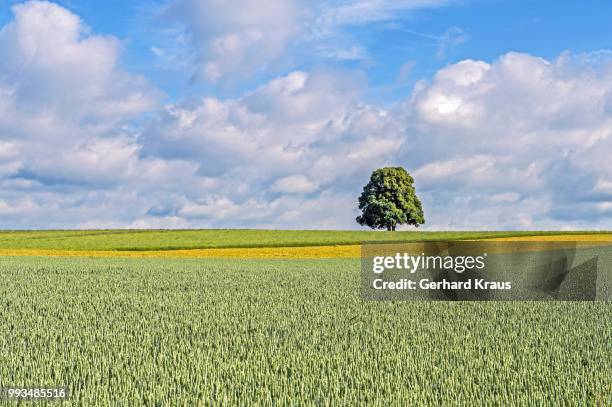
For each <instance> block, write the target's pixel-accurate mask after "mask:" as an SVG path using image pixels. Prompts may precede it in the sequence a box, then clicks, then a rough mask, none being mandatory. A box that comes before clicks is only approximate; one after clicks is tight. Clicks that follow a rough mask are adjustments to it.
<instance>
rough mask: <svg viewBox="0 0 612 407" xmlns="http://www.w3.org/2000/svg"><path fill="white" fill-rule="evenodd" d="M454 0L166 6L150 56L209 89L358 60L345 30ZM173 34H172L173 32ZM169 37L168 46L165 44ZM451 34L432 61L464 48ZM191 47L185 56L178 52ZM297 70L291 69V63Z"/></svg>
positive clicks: (362, 51) (201, 0)
mask: <svg viewBox="0 0 612 407" xmlns="http://www.w3.org/2000/svg"><path fill="white" fill-rule="evenodd" d="M454 2H455V0H343V1H338V0H283V1H274V0H251V1H248V2H245V1H241V0H225V1H218V0H171V1H170V2H169V3H168V4H167V5H166V6H165V8H164V11H163V12H162V15H163V20H164V21H166V22H170V23H171V24H172V25H171V27H172V28H171V29H169V30H167V33H168V35H167V36H166V37H165V38H161V39H159V41H158V42H159V43H158V44H156V45H155V46H153V47H151V52H152V53H153V54H154V55H156V56H157V57H158V58H159V59H160V60H161V61H164V62H165V63H166V64H170V65H172V66H176V65H184V64H185V61H186V60H188V61H190V62H191V63H192V65H193V66H194V71H195V74H194V79H197V80H204V81H207V82H210V83H217V82H220V81H223V80H227V79H231V80H232V81H236V80H240V79H245V78H248V77H252V76H254V75H255V74H258V73H262V72H268V73H269V72H276V70H275V69H274V68H275V67H277V66H279V65H281V66H284V67H286V66H287V64H290V63H291V62H288V61H293V62H294V63H295V62H297V61H299V60H300V54H307V55H310V56H311V58H312V57H313V56H314V57H315V58H324V59H333V60H341V61H347V60H349V61H356V60H364V59H366V58H367V57H368V50H367V49H366V48H365V47H364V46H363V44H360V43H358V41H356V40H355V39H354V38H352V36H351V35H350V34H348V32H347V31H348V30H347V29H348V28H349V27H351V26H355V25H363V24H369V23H379V22H387V21H394V20H397V19H399V18H401V17H402V16H405V15H406V13H410V12H414V11H416V10H421V9H427V8H434V7H441V6H445V5H448V4H452V3H454ZM177 27H178V29H177ZM168 37H169V38H170V40H169V39H168ZM466 38H467V37H466V35H465V34H464V33H463V32H462V31H461V30H460V29H458V28H456V27H452V28H451V29H449V31H447V32H446V33H445V34H444V35H443V36H441V37H440V38H439V40H438V54H440V55H442V54H445V53H446V52H447V51H448V50H449V49H450V48H452V47H454V46H456V45H458V44H460V43H462V42H464V41H465V40H466ZM187 43H189V44H191V49H189V47H186V46H185V45H186V44H187ZM297 63H299V62H297Z"/></svg>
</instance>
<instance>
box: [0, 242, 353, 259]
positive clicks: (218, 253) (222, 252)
mask: <svg viewBox="0 0 612 407" xmlns="http://www.w3.org/2000/svg"><path fill="white" fill-rule="evenodd" d="M360 247H361V246H359V245H351V246H308V247H258V248H237V249H190V250H146V251H120V250H114V251H107V250H48V249H0V256H42V257H47V256H52V257H135V258H145V257H164V258H242V259H282V258H285V259H333V258H348V257H359V256H360V255H361V249H360Z"/></svg>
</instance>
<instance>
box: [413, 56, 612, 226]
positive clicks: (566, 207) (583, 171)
mask: <svg viewBox="0 0 612 407" xmlns="http://www.w3.org/2000/svg"><path fill="white" fill-rule="evenodd" d="M585 61H589V59H588V58H585V57H584V56H582V55H579V56H573V55H571V54H569V53H564V54H562V55H561V56H559V57H558V58H556V59H555V60H552V61H548V60H545V59H543V58H538V57H535V56H532V55H527V54H520V53H508V54H506V55H503V56H502V57H501V58H499V59H498V60H496V61H494V62H493V63H486V62H483V61H472V60H466V61H462V62H460V63H457V64H454V65H451V66H449V67H447V68H445V69H443V70H441V71H440V72H438V73H437V75H436V76H435V78H434V79H433V82H432V83H431V84H427V83H424V82H422V83H420V84H419V85H418V86H417V89H416V90H415V93H414V94H413V96H412V98H411V101H410V102H409V103H408V105H407V107H406V109H407V110H408V111H409V116H410V119H411V121H412V126H411V130H412V135H413V137H414V142H413V143H407V145H409V146H413V152H412V155H415V154H416V155H417V156H418V157H420V158H419V159H417V160H416V164H417V167H418V168H417V169H416V171H415V177H416V179H417V182H420V185H421V187H422V188H423V190H424V191H427V192H426V193H427V194H428V195H429V198H427V199H426V201H430V204H431V201H433V200H437V199H442V200H444V199H447V198H449V197H453V199H455V200H456V199H459V198H460V197H463V200H460V202H456V204H457V205H458V206H460V207H464V208H466V213H465V214H464V215H463V216H462V217H461V218H457V219H463V222H464V224H463V225H462V226H463V227H468V226H469V225H478V224H482V225H483V226H484V225H487V224H495V225H498V226H499V227H502V228H521V227H528V226H530V225H531V226H532V227H546V226H552V225H557V224H561V223H563V222H567V223H566V224H567V225H575V226H576V227H581V226H584V225H586V224H590V225H593V226H597V225H601V227H604V226H605V225H609V212H608V211H607V209H606V205H605V203H607V202H609V201H610V199H611V195H610V194H609V192H608V191H606V189H605V188H603V186H605V185H606V182H607V180H609V179H610V177H611V175H612V167H610V165H609V163H608V160H606V159H605V158H604V156H607V155H609V154H610V152H612V150H611V148H612V144H611V140H612V115H611V113H612V111H611V110H610V102H609V101H610V95H611V94H612V64H611V61H612V60H610V59H609V60H608V61H607V62H604V63H602V62H601V60H599V62H598V63H597V64H593V63H591V62H585ZM409 137H410V136H409ZM415 145H418V146H421V147H414V146H415ZM406 152H408V151H406ZM416 152H418V153H416ZM510 194H511V195H510ZM500 195H501V196H513V197H514V198H516V197H519V196H520V199H512V200H505V201H504V202H505V203H506V204H503V205H500V201H499V199H498V200H496V201H495V202H494V204H491V203H490V199H489V198H487V197H490V196H497V197H499V196H500ZM535 202H537V203H538V205H539V208H537V209H536V208H535V206H534V203H535ZM468 203H469V207H471V209H472V211H471V213H467V206H468ZM434 205H435V204H434ZM425 207H426V208H427V205H426V206H425ZM437 207H438V211H436V212H433V211H432V215H433V218H434V222H435V223H438V224H440V225H441V224H444V223H445V222H446V221H445V219H449V218H450V217H451V215H450V213H456V212H457V211H456V210H455V207H454V206H449V207H448V210H447V211H443V210H441V209H442V208H440V207H439V206H437ZM492 208H494V209H492ZM492 211H496V212H497V218H496V219H495V220H494V221H492V220H491V219H490V216H491V212H492ZM445 212H446V213H448V215H446V214H445ZM487 214H488V215H487ZM517 214H521V215H520V218H521V221H520V222H518V223H516V219H515V218H516V216H517ZM602 222H604V223H602Z"/></svg>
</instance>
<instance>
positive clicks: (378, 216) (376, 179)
mask: <svg viewBox="0 0 612 407" xmlns="http://www.w3.org/2000/svg"><path fill="white" fill-rule="evenodd" d="M413 183H414V179H413V178H412V177H411V176H410V174H408V171H406V170H405V169H403V168H402V167H385V168H379V169H378V170H376V171H374V172H373V173H372V176H371V177H370V182H368V184H367V185H366V186H365V187H363V192H362V193H361V196H360V197H359V209H361V211H362V214H361V216H358V217H357V223H359V224H360V225H367V226H369V227H371V228H372V229H385V228H386V229H387V230H389V231H394V230H395V228H396V226H397V225H401V224H408V225H414V226H415V227H419V225H422V224H423V223H425V217H424V215H423V208H422V207H421V201H420V200H419V198H418V197H417V196H416V191H415V190H414V186H413V185H412V184H413Z"/></svg>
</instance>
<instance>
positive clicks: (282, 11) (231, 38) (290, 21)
mask: <svg viewBox="0 0 612 407" xmlns="http://www.w3.org/2000/svg"><path fill="white" fill-rule="evenodd" d="M306 13H307V9H306V7H305V6H304V4H300V1H298V0H285V1H281V2H279V1H274V0H251V1H248V2H244V1H239V0H225V1H218V0H175V1H173V2H171V3H170V5H169V6H168V8H167V9H166V11H165V13H164V14H165V16H166V17H168V18H170V19H171V20H172V21H174V22H176V23H178V24H179V25H182V26H184V28H185V30H186V33H187V35H188V36H189V37H190V39H191V41H192V44H193V45H194V47H195V50H194V51H195V61H196V63H197V64H198V66H199V68H198V72H197V76H198V77H200V78H203V79H205V80H207V81H210V82H216V81H218V80H219V79H221V78H223V77H226V76H227V75H238V76H242V75H247V74H252V73H253V71H255V72H256V71H260V70H263V69H265V68H266V67H267V65H268V64H269V63H270V61H271V60H274V59H275V58H278V57H279V56H280V55H281V54H282V53H283V52H284V51H285V50H286V48H287V46H288V44H289V42H290V41H292V40H293V39H294V38H295V37H296V36H297V35H298V34H299V33H300V32H301V30H302V28H303V27H302V20H303V19H304V18H305V17H306V15H305V14H306ZM160 52H163V51H162V50H160V49H159V48H157V53H158V54H159V53H160ZM245 69H246V71H245Z"/></svg>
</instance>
